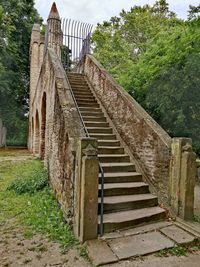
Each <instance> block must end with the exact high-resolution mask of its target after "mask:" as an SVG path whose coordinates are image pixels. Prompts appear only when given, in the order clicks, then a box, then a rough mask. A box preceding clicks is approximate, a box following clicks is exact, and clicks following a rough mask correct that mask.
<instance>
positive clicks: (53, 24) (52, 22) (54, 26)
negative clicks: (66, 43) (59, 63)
mask: <svg viewBox="0 0 200 267" xmlns="http://www.w3.org/2000/svg"><path fill="white" fill-rule="evenodd" d="M47 40H48V47H50V48H53V50H54V51H55V53H56V54H57V55H58V56H59V58H61V46H62V44H63V33H62V30H61V19H60V16H59V13H58V10H57V7H56V4H55V2H54V3H53V5H52V7H51V11H50V13H49V17H48V20H47Z"/></svg>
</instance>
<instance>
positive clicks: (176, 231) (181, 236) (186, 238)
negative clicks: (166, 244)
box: [160, 225, 195, 244]
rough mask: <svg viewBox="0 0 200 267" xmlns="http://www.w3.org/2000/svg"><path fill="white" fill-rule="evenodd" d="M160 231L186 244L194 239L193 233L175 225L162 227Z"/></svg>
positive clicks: (179, 242)
mask: <svg viewBox="0 0 200 267" xmlns="http://www.w3.org/2000/svg"><path fill="white" fill-rule="evenodd" d="M160 231H161V232H162V233H163V234H164V235H166V236H168V237H169V238H170V239H172V240H174V241H175V242H176V243H178V244H188V243H191V242H193V241H194V240H195V237H194V236H193V235H190V234H189V233H187V232H186V231H184V230H183V229H181V228H179V227H177V226H175V225H171V226H168V227H165V228H162V229H160Z"/></svg>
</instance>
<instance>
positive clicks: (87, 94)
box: [73, 90, 93, 98]
mask: <svg viewBox="0 0 200 267" xmlns="http://www.w3.org/2000/svg"><path fill="white" fill-rule="evenodd" d="M73 93H74V95H75V96H76V97H79V96H80V97H85V98H87V97H93V94H92V92H90V91H76V90H73Z"/></svg>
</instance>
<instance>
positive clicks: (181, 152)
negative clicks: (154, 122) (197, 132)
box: [169, 138, 196, 219]
mask: <svg viewBox="0 0 200 267" xmlns="http://www.w3.org/2000/svg"><path fill="white" fill-rule="evenodd" d="M171 154H172V158H171V163H170V165H171V166H170V183H169V199H170V205H171V209H172V212H173V213H174V215H175V216H179V217H181V218H182V219H192V218H193V209H194V187H195V178H196V155H195V153H194V152H193V151H192V140H191V139H190V138H173V139H172V148H171Z"/></svg>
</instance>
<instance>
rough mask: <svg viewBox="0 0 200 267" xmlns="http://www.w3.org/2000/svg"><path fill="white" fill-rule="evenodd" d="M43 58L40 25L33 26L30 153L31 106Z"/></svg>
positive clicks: (30, 108) (31, 140)
mask: <svg viewBox="0 0 200 267" xmlns="http://www.w3.org/2000/svg"><path fill="white" fill-rule="evenodd" d="M43 58H44V36H42V35H41V33H40V25H39V24H34V25H33V29H32V33H31V42H30V94H29V136H28V148H29V150H30V151H32V149H33V146H32V143H33V138H34V136H33V133H32V127H31V124H32V123H31V121H32V116H33V114H32V104H33V101H34V96H35V93H36V89H37V86H38V79H39V74H40V69H41V66H42V63H43ZM38 90H39V89H38Z"/></svg>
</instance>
